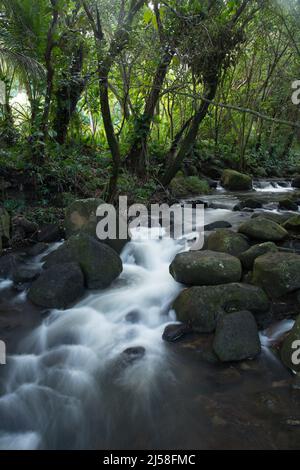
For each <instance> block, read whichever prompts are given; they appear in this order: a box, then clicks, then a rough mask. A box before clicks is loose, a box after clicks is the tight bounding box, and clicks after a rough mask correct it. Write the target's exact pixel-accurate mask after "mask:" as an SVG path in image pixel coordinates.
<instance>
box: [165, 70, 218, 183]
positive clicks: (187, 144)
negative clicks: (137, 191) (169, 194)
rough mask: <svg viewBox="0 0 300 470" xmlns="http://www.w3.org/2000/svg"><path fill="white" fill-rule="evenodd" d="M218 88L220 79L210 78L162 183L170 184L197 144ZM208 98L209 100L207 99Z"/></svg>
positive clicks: (169, 162) (170, 159)
mask: <svg viewBox="0 0 300 470" xmlns="http://www.w3.org/2000/svg"><path fill="white" fill-rule="evenodd" d="M217 88H218V79H217V78H216V77H215V78H214V79H213V80H210V82H209V83H206V85H205V89H204V98H205V99H204V100H202V102H201V105H200V107H199V109H198V111H197V112H196V114H195V115H194V117H193V119H192V122H191V124H190V128H189V130H188V132H187V134H186V136H185V137H184V139H183V141H182V143H181V145H179V144H177V145H176V147H175V148H174V145H172V147H173V149H174V150H176V148H178V151H177V152H176V153H175V154H174V155H173V158H169V161H168V164H167V167H166V170H165V173H164V175H163V177H162V180H161V182H162V184H163V185H164V186H168V185H169V184H170V182H171V181H172V179H173V178H174V177H175V176H176V173H177V172H178V171H179V170H180V168H181V166H182V163H183V160H184V159H185V158H186V157H187V156H188V155H189V154H190V152H191V151H192V149H193V146H194V144H195V140H196V138H197V135H198V131H199V127H200V124H201V123H202V121H203V119H204V118H205V116H206V115H207V112H208V109H209V105H210V103H209V101H210V100H213V99H214V97H215V95H216V92H217ZM207 100H208V101H207Z"/></svg>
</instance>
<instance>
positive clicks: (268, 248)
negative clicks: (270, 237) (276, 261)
mask: <svg viewBox="0 0 300 470" xmlns="http://www.w3.org/2000/svg"><path fill="white" fill-rule="evenodd" d="M277 252H278V247H277V246H276V245H275V243H273V242H266V243H261V244H260V245H254V246H252V247H251V248H249V250H247V251H245V252H244V253H242V254H241V255H240V256H239V258H240V260H241V262H242V265H243V267H244V268H245V269H247V270H252V268H253V265H254V262H255V260H256V258H258V257H259V256H263V255H265V254H267V253H277Z"/></svg>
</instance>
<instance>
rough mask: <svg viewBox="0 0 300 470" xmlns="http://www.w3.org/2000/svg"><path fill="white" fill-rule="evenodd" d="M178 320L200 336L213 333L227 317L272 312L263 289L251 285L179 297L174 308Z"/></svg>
mask: <svg viewBox="0 0 300 470" xmlns="http://www.w3.org/2000/svg"><path fill="white" fill-rule="evenodd" d="M173 308H174V310H175V313H176V315H177V319H178V320H179V321H181V322H183V323H185V324H187V325H188V326H190V327H192V328H193V330H195V331H198V332H199V333H212V332H213V331H214V330H215V329H216V326H217V321H218V320H219V318H221V317H223V316H224V315H226V314H227V313H230V312H234V311H241V310H248V311H250V312H252V313H253V314H261V313H265V312H268V310H269V308H270V302H269V300H268V298H267V296H266V294H265V293H264V291H263V290H262V289H260V288H259V287H256V286H251V285H248V284H226V285H221V286H216V287H207V286H205V287H192V288H190V289H186V290H184V291H183V292H181V293H180V294H179V296H178V297H177V299H176V300H175V302H174V304H173Z"/></svg>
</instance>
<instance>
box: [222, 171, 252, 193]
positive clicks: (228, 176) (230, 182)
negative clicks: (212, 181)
mask: <svg viewBox="0 0 300 470" xmlns="http://www.w3.org/2000/svg"><path fill="white" fill-rule="evenodd" d="M221 184H222V186H223V187H224V188H226V189H229V190H230V191H247V190H250V189H252V185H253V183H252V178H251V177H250V176H248V175H244V174H243V173H239V172H238V171H234V170H224V172H223V175H222V179H221Z"/></svg>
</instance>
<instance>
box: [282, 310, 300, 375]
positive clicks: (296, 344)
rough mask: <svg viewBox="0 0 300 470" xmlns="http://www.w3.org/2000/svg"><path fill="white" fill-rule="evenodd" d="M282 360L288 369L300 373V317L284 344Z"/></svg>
mask: <svg viewBox="0 0 300 470" xmlns="http://www.w3.org/2000/svg"><path fill="white" fill-rule="evenodd" d="M281 359H282V362H283V363H284V364H285V365H286V367H288V368H289V369H291V370H293V371H295V372H300V315H299V316H298V318H297V320H296V323H295V325H294V327H293V329H292V330H291V332H290V333H289V335H288V336H287V338H286V339H285V341H284V342H283V345H282V348H281Z"/></svg>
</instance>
